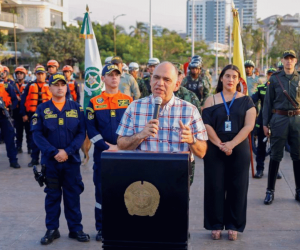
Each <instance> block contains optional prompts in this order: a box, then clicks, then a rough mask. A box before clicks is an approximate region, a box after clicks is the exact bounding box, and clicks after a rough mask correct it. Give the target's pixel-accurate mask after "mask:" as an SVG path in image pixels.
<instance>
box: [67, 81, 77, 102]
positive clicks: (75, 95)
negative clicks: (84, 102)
mask: <svg viewBox="0 0 300 250" xmlns="http://www.w3.org/2000/svg"><path fill="white" fill-rule="evenodd" d="M68 85H69V89H70V92H71V95H72V97H73V100H74V102H76V101H77V93H76V90H75V87H76V86H75V81H74V80H73V81H69V82H68Z"/></svg>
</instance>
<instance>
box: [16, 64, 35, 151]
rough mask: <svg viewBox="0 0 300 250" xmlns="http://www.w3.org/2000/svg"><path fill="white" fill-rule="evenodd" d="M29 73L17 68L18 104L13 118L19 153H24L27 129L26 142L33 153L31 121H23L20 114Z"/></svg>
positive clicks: (22, 68) (28, 149)
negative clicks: (23, 144)
mask: <svg viewBox="0 0 300 250" xmlns="http://www.w3.org/2000/svg"><path fill="white" fill-rule="evenodd" d="M26 74H27V70H26V69H25V68H24V67H22V66H20V67H17V68H16V69H15V76H16V77H15V78H16V83H15V85H14V87H15V93H16V95H17V98H18V105H17V107H16V108H15V109H14V110H13V119H14V125H15V128H16V139H17V140H16V146H17V150H18V153H23V150H22V143H23V133H24V129H25V133H26V144H27V152H28V154H31V144H32V142H31V139H32V138H31V136H30V123H29V122H23V118H22V116H21V115H20V107H21V95H22V94H23V92H24V90H25V87H26V86H27V84H28V82H26V81H25V78H26Z"/></svg>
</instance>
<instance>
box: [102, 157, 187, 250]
mask: <svg viewBox="0 0 300 250" xmlns="http://www.w3.org/2000/svg"><path fill="white" fill-rule="evenodd" d="M188 158H189V154H188V152H185V153H153V152H143V151H115V152H103V154H102V212H103V239H104V240H103V248H104V249H165V250H166V249H187V241H188V214H189V171H188Z"/></svg>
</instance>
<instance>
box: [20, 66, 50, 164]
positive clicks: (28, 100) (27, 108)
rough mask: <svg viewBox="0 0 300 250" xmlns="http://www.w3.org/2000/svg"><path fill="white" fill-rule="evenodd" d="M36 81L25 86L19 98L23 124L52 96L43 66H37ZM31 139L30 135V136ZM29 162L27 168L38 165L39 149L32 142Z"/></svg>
mask: <svg viewBox="0 0 300 250" xmlns="http://www.w3.org/2000/svg"><path fill="white" fill-rule="evenodd" d="M35 75H36V80H35V81H33V82H31V83H29V84H27V86H26V87H25V90H24V93H23V95H22V96H21V107H20V114H21V115H22V117H23V122H25V123H26V122H30V120H31V118H32V116H33V114H34V113H35V112H36V109H37V107H38V105H40V104H41V103H44V102H46V101H49V100H50V99H51V98H52V94H51V92H50V90H49V85H48V83H46V70H45V68H44V67H43V66H37V67H36V69H35ZM30 136H31V137H32V133H31V134H30ZM30 148H31V150H32V152H31V162H29V163H28V167H33V166H34V165H38V164H39V154H40V149H39V148H38V147H37V146H36V144H35V143H34V141H33V140H31V146H30Z"/></svg>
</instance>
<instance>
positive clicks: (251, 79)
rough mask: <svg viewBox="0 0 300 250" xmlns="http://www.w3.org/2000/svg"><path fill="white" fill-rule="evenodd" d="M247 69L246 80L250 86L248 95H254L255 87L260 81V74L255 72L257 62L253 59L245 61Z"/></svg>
mask: <svg viewBox="0 0 300 250" xmlns="http://www.w3.org/2000/svg"><path fill="white" fill-rule="evenodd" d="M244 65H245V71H246V82H247V87H248V95H249V96H252V95H253V94H254V92H255V89H256V87H257V85H258V83H259V79H258V76H256V75H255V74H254V73H253V69H254V67H255V64H254V62H253V61H251V60H246V61H245V64H244Z"/></svg>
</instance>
